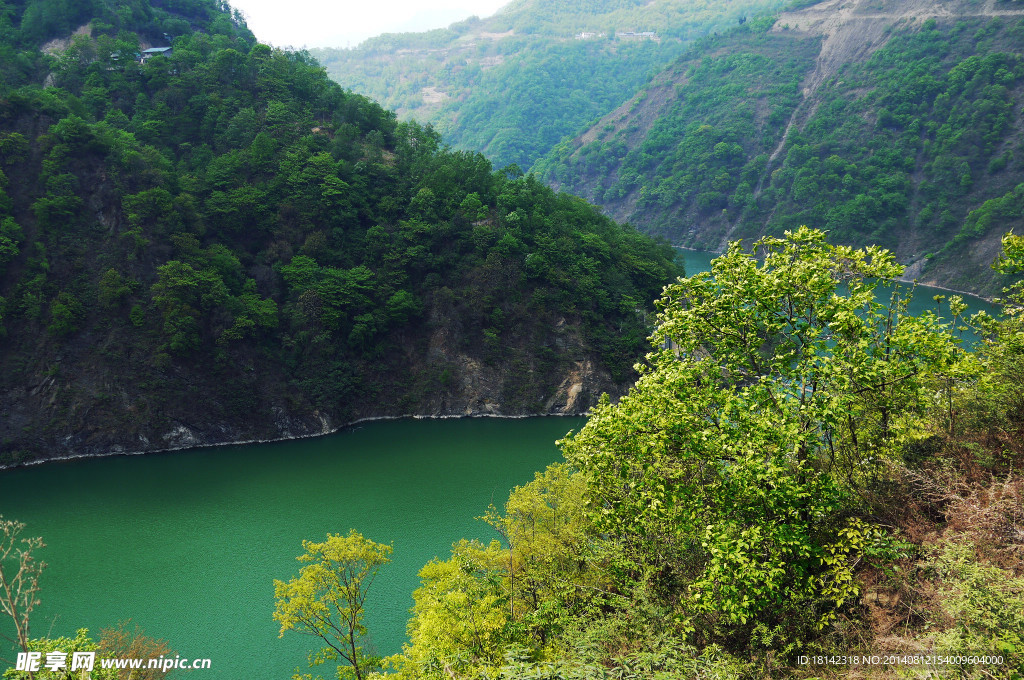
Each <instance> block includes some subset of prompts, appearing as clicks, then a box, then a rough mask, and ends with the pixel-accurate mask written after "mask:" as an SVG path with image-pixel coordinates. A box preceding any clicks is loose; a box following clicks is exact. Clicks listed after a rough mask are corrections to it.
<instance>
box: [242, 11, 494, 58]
mask: <svg viewBox="0 0 1024 680" xmlns="http://www.w3.org/2000/svg"><path fill="white" fill-rule="evenodd" d="M229 2H230V3H231V6H232V7H234V8H235V9H238V10H241V11H242V13H243V14H244V15H245V18H246V23H247V24H248V25H249V29H250V30H251V31H252V32H253V33H255V34H256V37H257V38H259V40H260V41H261V42H265V43H269V44H271V45H273V46H275V47H295V48H302V47H355V46H356V45H358V44H359V43H360V42H362V41H363V40H366V39H367V38H372V37H373V36H375V35H380V34H381V33H396V32H402V31H426V30H429V29H431V28H443V27H445V26H448V25H449V24H451V23H453V22H456V21H460V20H462V19H465V18H467V17H469V16H472V15H474V14H475V15H477V16H478V17H480V18H481V19H482V18H484V17H488V16H490V15H492V14H494V12H495V11H497V9H498V8H499V7H501V6H502V5H505V4H507V3H508V2H509V0H426V1H425V2H424V1H423V0H420V1H419V2H417V0H285V1H284V2H282V0H229Z"/></svg>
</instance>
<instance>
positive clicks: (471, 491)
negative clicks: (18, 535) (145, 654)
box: [0, 418, 584, 680]
mask: <svg viewBox="0 0 1024 680" xmlns="http://www.w3.org/2000/svg"><path fill="white" fill-rule="evenodd" d="M583 422H584V420H583V419H582V418H529V419H516V420H503V419H502V420H499V419H491V418H486V419H485V418H473V419H456V420H402V421H384V422H375V423H369V424H366V425H364V426H361V427H358V428H357V429H354V430H352V431H345V432H340V433H337V434H334V435H329V436H326V437H320V438H316V439H304V440H297V441H290V442H278V443H272V444H256V445H243V446H230V447H215V448H206V449H197V450H193V451H180V452H172V453H164V454H149V455H145V456H121V457H113V458H101V459H83V460H75V461H67V462H62V463H53V464H46V465H39V466H33V467H28V468H19V469H14V470H5V471H0V514H3V515H4V516H5V517H8V518H17V519H19V520H21V521H23V522H25V523H26V524H27V525H28V528H27V529H26V531H25V535H29V536H42V537H43V538H44V540H45V541H46V543H47V547H46V548H44V549H43V550H42V551H41V556H42V558H43V559H44V560H45V561H46V562H47V563H48V564H49V566H48V567H47V569H46V570H45V572H44V574H43V578H42V593H41V597H42V600H43V604H42V606H41V607H40V608H39V610H38V611H37V613H36V614H35V615H34V617H33V619H32V632H33V635H34V636H36V637H38V636H42V635H73V633H74V631H75V629H76V628H79V627H87V628H89V629H90V634H91V635H92V637H93V638H94V639H98V638H99V631H100V629H101V628H104V627H108V626H112V625H114V624H116V623H117V622H118V621H121V620H125V619H129V618H130V619H131V620H132V622H133V624H138V625H139V626H141V627H142V628H143V629H144V630H145V631H146V633H147V634H149V635H151V636H154V637H159V638H165V639H166V640H167V641H168V643H169V644H170V646H171V647H172V648H173V649H174V650H175V651H176V652H178V653H179V654H181V655H182V656H187V657H189V658H210V659H212V668H211V670H208V671H194V672H192V673H190V674H189V677H196V678H198V677H199V676H200V675H202V676H203V677H207V678H210V679H211V680H212V679H213V678H218V679H219V678H223V679H224V680H234V679H242V678H245V679H246V680H257V679H260V678H268V679H269V678H276V679H282V678H287V677H290V676H291V671H292V670H293V669H294V668H295V667H296V666H300V665H301V666H302V667H303V668H304V669H305V666H306V664H305V654H306V651H307V650H308V649H310V648H311V646H312V644H313V640H312V638H307V637H306V636H301V635H297V634H295V633H289V634H287V635H286V636H285V637H284V638H283V639H278V637H277V635H278V626H277V625H276V624H275V623H274V621H273V620H272V618H271V613H272V611H273V585H272V583H273V579H275V578H278V579H282V580H285V579H288V578H291V577H292V576H295V575H297V574H298V568H299V563H298V562H297V561H296V560H295V557H296V556H298V555H299V554H301V553H302V540H303V539H311V540H316V541H322V540H324V538H325V537H326V535H327V533H328V532H331V533H348V531H349V529H350V528H355V529H357V530H359V531H360V532H362V534H363V535H364V536H366V537H367V538H370V539H372V540H374V541H377V542H380V543H391V542H393V544H394V553H393V554H392V558H393V559H392V563H391V564H390V565H387V566H386V567H384V568H383V570H382V571H381V573H380V576H379V578H378V580H377V582H376V583H375V584H374V586H373V591H372V593H371V597H370V599H369V603H368V609H369V615H368V616H367V626H368V628H369V629H370V632H371V635H372V638H373V641H374V643H375V644H376V646H377V648H378V650H379V651H380V652H381V653H384V654H391V653H394V652H397V651H399V650H400V649H401V645H402V642H404V641H405V640H406V635H405V624H406V621H407V620H408V616H409V613H408V610H409V607H410V606H411V605H412V599H411V593H412V591H413V589H414V588H415V587H416V586H417V585H418V584H419V579H418V578H417V575H416V574H417V572H418V571H419V569H420V568H421V567H422V566H423V565H424V564H425V563H426V562H427V561H428V560H430V559H431V558H433V557H435V556H437V557H441V558H447V557H448V555H449V550H450V547H451V544H452V543H453V542H454V541H457V540H458V539H459V538H463V537H465V538H479V539H482V540H487V541H489V540H491V539H492V538H496V537H497V536H496V534H494V532H493V531H492V530H491V529H490V527H488V526H487V525H486V524H484V523H483V522H480V521H478V520H476V519H475V518H476V517H478V516H480V515H482V514H483V513H484V512H485V511H486V510H487V506H488V504H490V503H494V504H495V505H497V506H499V507H500V506H502V505H503V504H504V502H505V500H507V498H508V493H509V490H510V489H511V488H512V487H513V486H515V485H518V484H524V483H526V482H528V481H530V480H531V479H532V478H533V475H534V471H536V470H543V469H544V468H545V467H546V466H547V465H549V464H550V463H552V462H554V461H556V460H561V455H560V454H559V452H558V449H557V448H556V446H555V444H554V442H555V440H556V439H559V438H561V437H562V436H563V435H565V433H566V432H567V431H568V430H570V429H579V428H580V427H581V426H582V424H583ZM0 625H3V624H0ZM0 632H3V633H6V632H7V630H6V629H0ZM0 656H8V655H7V654H0ZM0 666H2V664H0ZM324 676H325V677H332V674H331V672H330V671H327V672H326V673H324Z"/></svg>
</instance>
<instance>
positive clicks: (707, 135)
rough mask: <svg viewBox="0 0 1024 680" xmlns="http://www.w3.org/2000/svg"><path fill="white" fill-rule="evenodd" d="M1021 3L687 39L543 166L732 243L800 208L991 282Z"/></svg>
mask: <svg viewBox="0 0 1024 680" xmlns="http://www.w3.org/2000/svg"><path fill="white" fill-rule="evenodd" d="M1022 48H1024V6H1022V4H1021V3H1019V2H1007V1H999V2H996V1H995V0H988V1H987V2H970V1H965V2H959V1H957V0H944V1H942V2H935V1H927V2H925V1H924V0H921V1H912V2H903V1H896V0H829V1H828V2H824V3H820V4H816V5H813V6H811V7H806V8H804V9H799V10H793V11H787V12H784V13H782V14H781V15H778V17H775V18H771V19H755V20H750V21H747V22H746V23H745V24H743V25H742V26H738V27H736V28H735V29H734V30H732V31H730V32H729V33H728V34H725V35H719V36H713V37H709V38H706V39H705V40H703V41H700V42H699V43H698V44H695V45H694V46H692V47H691V48H690V49H689V50H688V51H687V53H686V54H684V55H682V56H681V57H680V58H679V59H678V60H677V61H675V62H674V63H673V64H672V65H671V66H670V67H668V68H666V69H665V70H664V71H662V72H661V73H660V74H659V75H658V76H656V77H655V78H654V79H653V80H652V81H651V82H650V84H648V85H647V86H646V87H644V88H643V89H641V91H640V92H639V93H637V94H636V95H635V96H634V97H633V98H632V99H630V100H629V101H627V102H626V103H624V104H623V105H622V106H620V107H619V108H618V109H616V110H615V111H613V112H611V113H609V114H608V115H606V116H605V117H603V118H602V119H601V120H600V121H598V122H597V123H595V124H594V125H592V126H591V127H590V128H589V129H587V130H586V131H585V132H583V133H582V134H580V135H578V136H576V137H575V138H573V139H571V140H566V141H564V142H563V143H561V144H559V145H558V146H556V147H555V148H554V149H553V150H552V151H551V152H550V153H549V154H548V155H547V157H546V158H544V159H543V160H541V161H538V163H537V164H536V165H535V166H534V168H533V169H534V171H535V172H537V173H538V175H539V176H540V177H542V178H543V179H544V180H546V181H547V182H549V183H550V184H551V185H552V186H554V187H556V188H559V189H564V190H567V191H571V192H574V193H577V194H578V195H580V196H583V197H585V198H587V199H588V200H591V201H594V202H595V203H597V204H599V205H601V206H603V207H604V209H605V210H606V211H607V213H608V214H610V215H612V216H614V217H615V218H617V219H621V220H629V221H630V222H631V223H633V224H636V225H637V226H638V227H640V228H641V229H643V230H645V231H647V232H649V233H654V234H660V235H664V236H666V237H668V238H669V239H670V240H672V242H674V243H677V244H680V245H686V246H692V247H698V248H707V249H720V248H721V247H723V246H724V244H725V243H726V242H727V241H728V240H730V239H735V238H753V237H756V236H759V235H763V234H780V233H781V232H782V231H784V230H786V229H792V228H794V227H797V226H799V225H801V224H807V225H811V226H815V227H819V228H823V229H826V230H828V231H829V233H830V238H832V239H833V240H835V241H838V242H843V243H851V244H860V245H864V244H872V243H873V244H878V245H882V246H884V247H887V248H890V249H892V250H894V251H895V252H896V253H897V255H898V256H899V258H900V259H901V261H902V262H904V263H906V264H908V265H909V268H908V275H909V276H911V277H918V278H920V279H921V280H922V281H925V282H930V283H937V284H941V285H945V286H951V287H953V288H957V289H964V290H970V291H975V292H981V293H992V292H994V291H998V290H999V289H1000V288H1001V287H1002V285H1003V284H1004V282H1003V281H1002V280H1001V279H1000V278H999V275H997V274H995V273H994V272H992V271H990V270H989V268H988V265H989V264H990V263H991V262H992V259H993V257H994V256H995V254H996V253H997V252H998V250H999V243H1000V237H1001V235H1002V234H1003V233H1005V232H1006V231H1007V230H1009V229H1011V228H1013V227H1018V228H1019V227H1020V226H1021V218H1022V209H1021V200H1020V199H1021V196H1024V147H1022V146H1021V139H1022V135H1024V117H1022V115H1021V103H1022V102H1021V96H1022V88H1024V60H1022Z"/></svg>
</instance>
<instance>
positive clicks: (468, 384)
mask: <svg viewBox="0 0 1024 680" xmlns="http://www.w3.org/2000/svg"><path fill="white" fill-rule="evenodd" d="M435 320H438V317H437V316H436V315H435ZM520 340H521V341H522V342H524V343H525V342H527V340H526V339H525V338H520ZM538 342H539V343H540V345H542V346H543V345H551V346H552V347H557V348H558V350H559V352H560V353H561V354H562V355H563V356H564V357H565V358H564V359H562V360H560V361H559V362H557V364H556V365H555V366H554V368H551V367H547V366H542V365H540V363H539V362H538V360H537V359H536V353H535V352H532V351H528V350H529V349H530V348H529V347H525V346H523V345H516V346H509V347H505V348H503V351H502V354H501V356H498V357H494V356H487V355H486V354H484V353H481V352H477V351H475V350H476V349H478V348H474V347H470V348H468V349H467V348H465V347H464V344H465V343H464V342H463V340H462V339H461V336H460V335H458V334H457V333H455V332H454V331H453V329H451V328H450V327H448V326H445V325H442V326H441V327H439V328H437V329H436V330H435V331H434V332H433V334H432V335H431V336H430V338H429V340H428V341H426V342H423V343H422V344H423V345H424V346H425V351H423V352H418V351H416V349H415V347H414V346H411V347H410V349H409V352H408V354H407V356H405V357H403V358H402V359H403V363H402V364H401V365H400V366H392V367H391V368H390V369H385V370H383V371H382V372H381V374H380V376H379V382H378V383H377V384H373V383H372V382H370V381H365V382H364V384H363V388H362V389H361V390H360V391H359V392H357V393H355V394H354V395H353V399H352V402H351V403H350V404H348V406H347V408H341V409H337V410H335V411H332V412H325V411H323V410H321V409H318V408H316V407H315V406H313V405H312V404H311V403H310V402H309V401H308V400H307V399H305V398H304V396H303V395H302V394H298V393H296V392H295V391H294V390H292V389H290V388H289V382H288V376H287V374H286V373H285V372H284V370H283V369H282V367H279V366H269V367H267V366H264V367H262V368H261V369H260V370H255V365H253V366H248V367H246V366H242V367H237V366H219V367H218V366H212V367H208V370H207V371H206V372H202V371H199V370H198V369H197V367H194V366H185V365H176V366H171V367H167V368H166V369H164V370H163V371H162V372H159V374H156V375H155V374H154V372H153V371H150V370H143V371H141V372H140V373H139V375H137V376H136V377H134V378H132V379H126V378H125V377H124V376H125V375H126V373H125V370H124V369H125V366H123V365H117V364H116V362H115V363H113V364H112V365H99V366H98V365H95V364H90V354H89V353H88V351H87V348H86V346H85V345H83V344H80V343H76V344H74V345H71V346H68V347H67V349H66V351H65V352H63V353H62V354H61V355H60V358H59V360H58V362H57V363H56V364H55V365H53V366H51V367H50V368H49V374H46V373H44V374H42V375H40V376H39V377H38V378H37V379H36V380H35V381H33V382H31V383H30V384H27V385H24V386H23V387H21V388H15V389H10V390H7V391H6V392H4V393H3V394H0V411H2V412H3V413H4V418H3V419H0V443H2V445H0V453H3V454H5V460H3V461H2V463H3V464H5V465H10V464H19V463H25V462H33V461H39V460H47V459H61V458H71V457H86V456H101V455H111V454H127V453H143V452H149V451H163V450H173V449H184V448H192V447H197V446H211V445H218V444H228V443H234V442H257V441H273V440H278V439H293V438H300V437H309V436H316V435H322V434H327V433H330V432H333V431H335V430H337V429H338V428H341V427H344V426H345V425H347V424H350V423H353V422H356V421H358V420H363V419H370V418H382V417H384V418H386V417H403V416H427V417H445V416H446V417H458V416H528V415H542V414H557V415H582V414H584V413H586V412H587V410H588V409H589V408H590V407H592V406H593V405H594V404H596V403H597V401H598V399H599V398H600V396H601V394H602V393H605V392H607V393H609V394H610V395H612V396H613V397H618V396H619V395H621V394H622V393H624V392H625V391H626V390H627V389H628V387H629V381H626V382H616V381H615V380H614V379H613V378H612V376H611V375H610V374H609V372H608V371H607V370H606V369H605V368H603V367H602V366H601V363H600V362H599V361H598V360H597V359H596V358H595V357H592V356H589V355H588V354H587V353H586V351H585V350H584V349H583V348H582V347H581V344H580V343H581V341H580V338H579V336H578V328H577V327H576V326H574V325H573V324H570V323H566V322H565V320H564V319H563V320H561V322H560V323H558V324H556V325H555V327H554V329H553V330H551V331H550V336H549V337H546V338H543V339H540V340H538ZM250 369H252V370H250ZM240 374H241V377H240ZM240 381H244V383H245V385H246V387H244V389H241V390H239V389H238V385H239V383H240ZM156 383H159V385H158V386H157V387H156V388H155V389H154V385H155V384H156ZM401 383H405V384H404V385H403V386H401V387H398V386H396V385H399V384H401ZM229 384H230V385H232V386H233V387H232V388H231V390H228V389H225V386H226V385H229ZM183 394H185V395H192V396H191V398H188V399H183V398H181V396H180V395H183ZM40 422H44V423H48V424H47V425H46V426H45V427H44V428H39V427H38V424H39V423H40Z"/></svg>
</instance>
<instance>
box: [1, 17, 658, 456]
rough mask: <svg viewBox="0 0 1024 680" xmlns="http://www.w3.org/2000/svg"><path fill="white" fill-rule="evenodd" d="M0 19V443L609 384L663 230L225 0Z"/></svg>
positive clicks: (235, 432) (517, 407) (303, 420)
mask: <svg viewBox="0 0 1024 680" xmlns="http://www.w3.org/2000/svg"><path fill="white" fill-rule="evenodd" d="M72 32H75V33H77V36H75V37H73V38H70V39H69V37H70V36H71V33H72ZM0 36H2V41H0V51H2V54H0V171H2V172H0V338H2V339H0V412H2V413H3V414H4V416H3V418H0V463H11V462H15V461H19V460H25V459H28V458H32V457H42V456H55V455H73V454H90V453H100V452H106V451H111V450H154V449H163V448H169V447H179V446H188V445H195V444H202V443H215V442H224V441H233V440H250V439H264V438H277V437H287V436H295V435H301V434H309V433H315V432H321V431H324V430H327V429H328V428H331V427H334V426H337V425H339V424H342V423H344V422H347V421H351V420H352V419H354V418H357V417H361V416H382V415H400V414H407V413H423V414H461V413H508V414H519V413H540V412H582V411H583V410H585V409H586V407H587V406H588V405H589V404H590V403H592V402H593V401H594V400H596V398H597V396H598V395H599V394H600V393H601V392H602V391H604V390H611V391H618V390H620V389H622V386H624V385H625V384H627V383H628V382H630V379H631V378H632V376H633V374H632V365H633V362H634V361H635V357H636V356H637V355H638V352H639V351H640V350H639V348H640V347H642V344H643V337H644V335H645V334H646V332H647V328H646V326H645V314H644V310H645V309H646V308H648V307H649V305H650V301H651V300H652V299H653V298H654V297H655V296H656V295H657V294H658V292H659V291H660V290H661V289H662V286H663V285H664V284H665V283H666V282H667V281H668V280H669V279H670V278H671V277H672V275H673V274H674V271H675V270H674V266H673V265H672V263H671V259H672V254H671V251H670V250H669V249H667V246H659V245H656V244H655V243H654V242H652V241H650V240H649V239H647V238H646V237H643V236H641V235H640V234H638V233H637V232H635V231H633V230H631V229H629V228H624V227H621V226H620V225H617V224H615V223H614V222H612V221H611V220H609V219H607V218H605V217H603V216H601V215H600V214H599V213H598V212H597V211H596V210H595V209H594V208H592V207H591V206H588V205H587V204H585V203H584V202H583V201H581V200H579V199H576V198H573V197H569V196H565V195H556V194H555V193H553V192H552V191H551V190H550V189H548V188H546V187H544V186H542V185H541V184H540V183H539V182H537V181H536V180H534V179H533V178H532V177H525V178H524V177H521V176H517V175H515V174H514V173H511V174H510V173H495V172H493V171H492V169H491V166H490V164H489V163H488V162H487V160H486V159H484V158H483V157H482V156H480V155H479V154H471V153H463V152H455V151H451V150H449V149H448V148H446V147H444V146H442V145H441V143H440V140H439V137H438V136H437V134H436V133H434V132H432V131H429V130H426V129H424V128H421V127H420V126H418V125H416V124H400V123H398V122H397V121H396V119H395V116H394V114H393V113H391V112H389V111H386V110H384V109H382V108H381V107H380V106H378V105H377V104H375V103H372V102H371V101H369V100H367V99H365V98H364V97H362V96H359V95H354V94H351V93H348V92H345V91H343V90H342V89H341V87H339V86H338V85H336V84H334V83H332V82H331V81H330V80H329V79H328V78H327V76H326V75H325V74H324V72H323V70H322V69H321V68H320V67H319V65H317V64H316V63H315V62H313V61H312V60H311V59H309V58H308V56H306V55H304V54H301V53H299V54H296V53H290V52H284V51H280V50H274V49H271V48H269V47H267V46H265V45H260V44H258V43H257V41H256V40H255V39H254V37H253V35H252V34H251V33H250V32H249V31H248V29H246V27H245V26H244V24H243V23H242V22H241V20H240V18H239V17H238V16H237V15H233V14H232V13H231V12H230V9H229V8H228V7H227V6H226V5H224V4H222V3H220V2H214V1H213V0H174V1H173V2H172V1H170V0H168V1H166V2H164V1H162V0H152V2H147V1H146V0H95V1H94V2H92V3H75V4H72V3H67V2H64V1H63V0H29V1H28V2H10V1H8V2H0ZM168 40H172V41H173V43H172V44H173V50H172V51H171V53H170V55H169V56H155V57H152V58H150V59H149V60H148V61H146V62H145V63H140V59H141V56H140V50H141V49H144V48H147V47H149V46H150V45H154V46H156V47H162V46H169V44H168V42H167V41H168ZM43 43H49V45H50V46H51V47H53V46H56V47H55V51H54V53H53V54H46V53H43V52H41V51H40V50H39V49H38V48H39V46H40V45H41V44H43Z"/></svg>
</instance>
